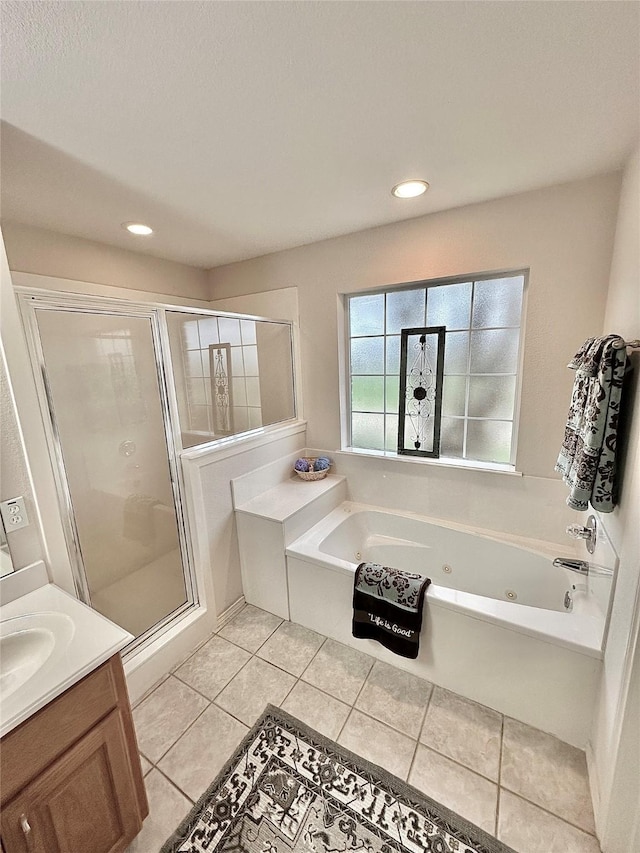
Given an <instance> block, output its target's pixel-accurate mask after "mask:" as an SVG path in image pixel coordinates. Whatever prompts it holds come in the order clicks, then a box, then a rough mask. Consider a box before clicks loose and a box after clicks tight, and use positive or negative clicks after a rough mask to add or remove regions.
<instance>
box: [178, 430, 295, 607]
mask: <svg viewBox="0 0 640 853" xmlns="http://www.w3.org/2000/svg"><path fill="white" fill-rule="evenodd" d="M271 438H273V439H275V440H269V436H267V440H266V441H265V437H264V436H260V437H259V438H254V439H251V438H248V439H246V440H245V441H244V442H242V443H239V444H237V445H235V446H233V445H230V446H228V447H226V448H225V447H220V448H217V449H214V450H193V451H187V452H186V453H184V454H183V457H182V470H183V473H184V480H185V484H186V488H187V502H188V507H189V517H190V523H191V524H192V525H193V527H192V531H191V533H192V541H193V545H194V552H195V554H194V556H195V560H196V563H197V564H198V566H199V567H200V571H202V572H204V573H206V574H208V575H209V577H211V578H212V582H213V585H212V589H213V599H214V602H215V611H216V614H217V615H220V614H221V613H223V612H224V611H225V610H227V609H228V608H229V607H231V605H232V604H234V603H235V602H236V601H237V600H238V599H239V598H240V596H241V595H242V577H241V573H240V554H239V552H238V539H237V535H236V520H235V514H234V509H233V497H232V493H231V480H233V479H235V478H236V477H240V476H241V475H242V474H247V473H249V472H251V471H253V470H255V469H257V468H261V467H262V466H263V465H267V464H268V463H270V462H274V461H276V460H277V459H280V458H282V457H283V456H287V455H289V454H291V453H295V452H301V451H302V448H304V446H305V427H304V424H299V425H295V426H289V427H281V428H280V429H276V430H274V431H273V433H272V434H271Z"/></svg>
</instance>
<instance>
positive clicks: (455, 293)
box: [427, 281, 472, 349]
mask: <svg viewBox="0 0 640 853" xmlns="http://www.w3.org/2000/svg"><path fill="white" fill-rule="evenodd" d="M471 291H472V283H471V282H470V281H469V282H464V284H445V285H442V286H440V287H430V288H429V289H428V292H427V325H428V326H446V327H447V331H450V330H451V329H468V328H469V317H470V316H471ZM445 349H446V348H445Z"/></svg>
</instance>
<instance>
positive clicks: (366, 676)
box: [336, 646, 384, 743]
mask: <svg viewBox="0 0 640 853" xmlns="http://www.w3.org/2000/svg"><path fill="white" fill-rule="evenodd" d="M347 648H349V646H347ZM374 666H375V658H374V659H373V663H372V664H371V666H370V667H369V670H368V672H367V674H366V675H365V677H364V679H363V680H362V684H361V685H360V689H359V690H358V692H357V693H356V697H355V699H354V700H353V702H352V703H351V710H350V711H349V713H348V714H347V718H346V720H345V721H344V723H343V724H342V728H341V729H340V731H339V732H338V737H337V738H336V743H337V742H338V738H340V737H342V732H343V731H344V729H345V727H346V725H347V723H348V722H349V718H350V717H351V714H352V713H353V712H354V711H360V708H356V702H357V701H358V699H359V698H360V694H361V693H362V691H363V690H364V687H365V684H366V683H367V681H368V680H369V676H370V675H371V671H372V670H373V667H374ZM346 704H348V703H347V702H345V705H346ZM360 713H362V712H360ZM365 716H367V717H368V716H369V714H366V715H365ZM370 719H375V717H371V718H370ZM378 722H380V720H378ZM383 725H384V723H383Z"/></svg>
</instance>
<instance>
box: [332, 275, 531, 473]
mask: <svg viewBox="0 0 640 853" xmlns="http://www.w3.org/2000/svg"><path fill="white" fill-rule="evenodd" d="M524 282H525V276H524V274H522V273H512V274H505V275H504V276H503V277H501V278H495V276H494V277H489V276H485V277H482V276H480V277H475V276H469V278H468V280H466V281H465V280H463V281H460V280H451V281H450V282H449V283H447V282H445V281H443V280H442V279H441V280H439V281H438V282H434V284H433V285H432V286H429V284H428V283H427V284H426V285H425V284H421V285H415V286H413V285H409V286H405V285H402V286H399V287H388V288H385V289H381V290H380V291H379V292H378V293H368V294H354V295H353V296H347V297H346V298H347V301H348V305H349V313H348V316H349V329H348V337H349V343H348V346H349V355H350V374H349V376H348V377H347V378H348V380H349V387H350V389H351V413H352V415H353V416H354V418H355V415H356V414H358V415H359V417H358V419H357V420H352V428H353V430H354V431H353V432H352V435H351V439H350V443H351V446H352V447H360V446H362V447H363V448H366V449H370V450H371V449H377V450H381V452H384V453H385V454H387V455H392V454H395V453H397V447H398V439H397V429H398V411H399V399H398V396H399V393H398V392H399V388H398V383H399V374H400V341H401V332H402V330H403V329H408V328H415V327H420V326H421V325H423V324H426V325H427V326H444V327H445V349H444V381H443V393H442V422H441V436H440V455H441V456H444V457H450V458H455V459H461V458H465V459H469V460H475V461H479V462H496V463H501V462H506V463H509V462H511V461H512V459H513V449H514V448H513V442H514V437H515V428H514V423H515V417H516V399H517V397H518V387H519V381H520V376H519V371H520V358H519V353H520V334H521V330H520V323H521V315H522V307H523V303H524ZM367 412H368V413H371V414H370V416H369V415H365V413H367ZM485 422H486V424H487V426H481V424H484V423H485ZM479 424H480V425H479ZM374 425H375V427H374ZM469 430H471V440H469V432H468V431H469ZM374 432H375V437H372V436H373V435H374ZM505 436H506V437H505ZM360 440H362V441H366V442H367V443H366V444H362V445H361V444H360V443H359V442H360ZM405 440H406V441H407V442H409V441H410V436H409V435H407V436H406V437H405ZM383 442H384V447H382V443H383Z"/></svg>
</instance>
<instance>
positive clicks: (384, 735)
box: [338, 710, 416, 779]
mask: <svg viewBox="0 0 640 853" xmlns="http://www.w3.org/2000/svg"><path fill="white" fill-rule="evenodd" d="M338 743H339V744H342V746H345V747H346V748H347V749H350V750H351V752H355V753H356V754H357V755H361V756H362V757H363V758H366V759H367V761H372V762H373V763H374V764H378V765H380V767H384V769H385V770H388V771H389V772H390V773H393V774H394V775H396V776H399V777H400V778H401V779H406V778H407V773H408V772H409V767H410V766H411V759H412V758H413V753H414V751H415V747H416V742H415V741H414V740H412V739H411V738H409V737H407V736H406V735H403V734H401V733H400V732H397V731H396V730H395V729H392V728H389V726H385V725H384V723H380V722H378V720H372V719H371V717H367V716H366V715H365V714H361V713H360V711H356V710H353V711H352V712H351V714H350V715H349V719H348V720H347V722H346V724H345V727H344V728H343V730H342V734H341V735H340V737H339V739H338Z"/></svg>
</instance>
